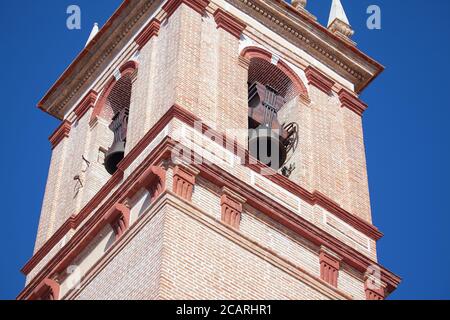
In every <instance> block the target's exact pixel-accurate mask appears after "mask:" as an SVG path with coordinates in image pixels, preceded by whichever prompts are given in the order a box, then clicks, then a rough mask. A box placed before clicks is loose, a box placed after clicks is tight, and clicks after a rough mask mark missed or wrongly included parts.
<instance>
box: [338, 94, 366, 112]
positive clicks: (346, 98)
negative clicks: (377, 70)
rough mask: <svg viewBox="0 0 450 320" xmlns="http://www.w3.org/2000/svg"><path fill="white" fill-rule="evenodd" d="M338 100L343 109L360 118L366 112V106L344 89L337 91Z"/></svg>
mask: <svg viewBox="0 0 450 320" xmlns="http://www.w3.org/2000/svg"><path fill="white" fill-rule="evenodd" d="M339 99H340V100H341V104H342V107H343V108H348V109H350V110H352V111H353V112H355V113H356V114H358V115H360V116H362V115H363V113H364V112H365V111H366V110H367V104H365V103H364V102H362V101H361V100H359V99H358V98H357V97H355V96H354V95H353V94H351V93H350V92H348V91H347V90H345V89H342V90H341V91H339Z"/></svg>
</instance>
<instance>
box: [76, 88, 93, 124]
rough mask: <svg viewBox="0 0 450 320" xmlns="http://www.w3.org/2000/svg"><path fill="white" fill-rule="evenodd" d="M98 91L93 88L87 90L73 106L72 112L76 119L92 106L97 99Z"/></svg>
mask: <svg viewBox="0 0 450 320" xmlns="http://www.w3.org/2000/svg"><path fill="white" fill-rule="evenodd" d="M97 97H98V93H97V92H96V91H94V90H91V91H89V93H88V94H87V95H86V96H85V97H84V98H83V100H81V102H80V104H78V106H77V107H76V108H75V110H74V113H75V116H76V118H77V120H79V119H81V118H83V116H84V115H85V114H86V113H87V112H88V111H89V110H90V109H91V108H94V106H95V102H96V101H97Z"/></svg>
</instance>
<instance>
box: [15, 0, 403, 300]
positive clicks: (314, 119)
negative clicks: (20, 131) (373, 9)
mask: <svg viewBox="0 0 450 320" xmlns="http://www.w3.org/2000/svg"><path fill="white" fill-rule="evenodd" d="M330 2H331V1H330ZM353 33H354V32H353V30H352V27H351V25H350V22H349V20H348V18H347V16H346V14H345V11H344V8H343V6H342V3H341V1H340V0H332V4H331V14H330V21H329V23H328V26H327V27H324V26H322V25H320V24H319V23H318V21H317V19H316V18H315V17H314V16H313V15H312V14H311V13H310V12H308V11H307V1H306V0H293V1H292V3H288V2H285V1H282V0H251V1H250V0H136V1H124V2H123V3H122V5H121V6H120V7H119V8H118V9H117V11H116V12H115V13H114V15H113V16H112V17H111V18H110V19H109V21H108V22H107V23H106V24H105V25H104V26H103V27H102V28H100V29H99V28H98V27H97V26H95V27H94V30H93V32H92V34H91V36H90V37H89V41H88V43H87V45H86V47H85V48H84V49H83V51H82V52H81V53H80V55H78V57H77V58H76V59H75V60H74V61H73V63H72V64H71V65H70V66H69V68H68V69H66V71H65V72H64V73H63V75H62V76H61V77H60V79H59V80H58V81H57V82H56V83H55V84H54V85H53V86H52V88H51V89H50V90H49V91H48V93H47V94H46V95H45V96H44V97H43V99H42V100H41V101H40V102H39V108H40V109H42V110H43V111H44V112H46V113H48V114H49V115H52V116H54V117H56V118H58V119H60V120H61V125H60V126H59V128H57V130H56V131H55V132H54V133H53V134H52V136H51V137H50V142H51V147H52V159H51V164H50V169H49V176H48V182H47V187H46V192H45V198H44V202H43V206H42V213H41V219H40V223H39V230H38V234H37V239H36V245H35V252H34V255H33V257H32V258H31V259H30V261H29V262H28V263H27V264H26V265H25V266H24V267H23V269H22V271H23V273H24V274H25V275H26V276H27V284H26V287H25V289H24V290H23V291H22V292H21V293H20V295H19V297H18V298H19V299H24V300H77V299H79V300H85V299H89V300H90V299H119V300H122V299H133V300H136V299H138V300H139V299H167V300H171V299H177V300H178V299H182V300H184V299H232V300H234V299H246V300H248V299H250V300H252V299H262V300H266V299H293V300H304V299H318V300H328V299H333V300H334V299H335V300H352V299H355V300H366V299H367V300H383V299H385V298H387V297H388V295H389V294H390V293H391V292H393V291H394V290H395V289H396V287H397V286H398V285H399V283H400V279H399V277H398V276H396V275H395V274H393V273H392V272H390V271H389V270H387V269H386V268H384V267H383V266H381V265H380V264H379V263H378V260H377V241H378V240H379V239H380V238H381V237H382V233H381V232H380V231H379V230H378V229H377V228H376V227H375V226H374V225H373V223H372V213H371V208H370V198H369V187H368V178H367V169H366V158H365V147H364V141H363V128H362V117H363V116H364V112H365V110H366V108H367V105H366V104H365V103H364V102H362V101H361V100H360V99H359V94H360V93H361V92H362V91H363V90H364V89H365V88H366V87H367V86H368V85H369V83H371V82H372V80H373V79H374V78H376V77H377V76H378V75H379V74H380V73H381V72H382V71H383V67H382V66H381V65H380V64H379V63H378V62H376V61H375V60H373V59H372V58H370V57H369V56H367V55H366V54H365V53H363V52H361V51H360V50H359V49H358V48H357V45H356V43H355V42H354V41H353V40H352V39H351V37H352V35H353Z"/></svg>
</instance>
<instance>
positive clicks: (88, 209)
mask: <svg viewBox="0 0 450 320" xmlns="http://www.w3.org/2000/svg"><path fill="white" fill-rule="evenodd" d="M122 178H123V171H120V170H117V172H116V173H115V174H114V175H113V176H112V177H111V179H109V181H108V182H107V183H106V184H105V185H104V186H103V187H102V188H101V189H100V191H99V192H98V193H97V194H96V195H95V196H94V197H93V198H92V199H91V200H90V201H89V202H88V204H87V205H86V206H85V207H84V208H83V209H82V210H81V211H80V212H79V213H78V214H77V215H72V216H71V217H70V218H69V219H68V220H67V221H66V222H65V223H64V224H63V225H62V226H61V227H60V228H59V229H58V230H57V231H56V232H55V233H54V234H53V236H52V237H51V238H50V239H49V240H47V242H46V243H45V244H44V245H43V246H42V247H41V248H40V249H39V250H38V251H37V252H36V253H35V254H34V256H33V257H32V258H31V260H30V261H28V262H27V264H26V265H25V266H24V267H23V268H22V270H21V271H22V273H23V274H25V275H28V274H29V273H30V272H31V271H32V270H33V269H34V268H35V267H36V266H37V265H38V264H39V262H41V261H42V259H44V258H45V256H46V255H47V254H49V253H50V251H51V250H52V249H53V248H54V247H55V246H56V245H57V244H58V243H59V241H61V239H62V238H64V236H65V235H66V234H67V233H68V232H69V231H70V230H76V229H77V228H78V227H79V226H80V225H81V224H82V223H83V222H84V220H85V219H86V218H87V217H88V216H89V215H90V214H91V213H92V211H93V210H95V208H97V207H98V206H99V205H100V204H101V203H102V202H103V200H104V199H105V198H106V197H107V196H108V194H110V193H111V191H112V190H113V189H114V188H115V187H116V186H117V184H118V183H119V182H120V181H121V180H122Z"/></svg>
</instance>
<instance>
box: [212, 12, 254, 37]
mask: <svg viewBox="0 0 450 320" xmlns="http://www.w3.org/2000/svg"><path fill="white" fill-rule="evenodd" d="M214 19H215V21H216V24H217V29H223V30H225V31H227V32H229V33H231V34H232V35H233V36H234V37H236V38H237V39H240V38H241V35H242V32H244V30H245V28H246V27H247V25H246V24H245V23H244V22H242V21H241V20H239V19H238V18H236V17H234V16H232V15H231V14H229V13H227V12H225V11H223V10H222V9H220V8H219V9H217V10H216V12H215V13H214Z"/></svg>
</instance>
